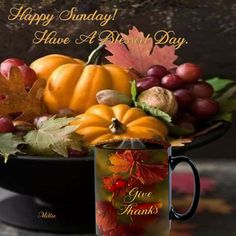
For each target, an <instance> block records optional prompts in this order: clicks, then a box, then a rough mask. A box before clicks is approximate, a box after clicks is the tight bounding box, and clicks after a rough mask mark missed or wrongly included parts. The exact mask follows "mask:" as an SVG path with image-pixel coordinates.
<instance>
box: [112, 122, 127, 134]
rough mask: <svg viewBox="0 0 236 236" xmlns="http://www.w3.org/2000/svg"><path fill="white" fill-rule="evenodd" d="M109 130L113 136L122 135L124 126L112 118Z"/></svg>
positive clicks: (124, 129)
mask: <svg viewBox="0 0 236 236" xmlns="http://www.w3.org/2000/svg"><path fill="white" fill-rule="evenodd" d="M109 129H110V131H111V132H112V133H113V134H122V133H124V132H125V131H126V126H125V125H123V124H122V123H121V122H120V121H119V120H118V119H116V118H112V120H111V125H110V126H109Z"/></svg>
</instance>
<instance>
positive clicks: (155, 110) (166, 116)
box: [135, 102, 172, 123]
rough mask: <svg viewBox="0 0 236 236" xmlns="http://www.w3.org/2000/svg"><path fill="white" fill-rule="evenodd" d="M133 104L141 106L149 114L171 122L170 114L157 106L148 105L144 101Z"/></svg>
mask: <svg viewBox="0 0 236 236" xmlns="http://www.w3.org/2000/svg"><path fill="white" fill-rule="evenodd" d="M135 106H136V107H139V108H141V109H142V110H143V111H145V112H146V113H148V114H150V115H151V116H154V117H157V118H159V119H161V120H163V121H165V122H167V123H170V122H171V120H172V119H171V116H170V115H169V114H167V113H165V112H164V111H161V110H160V109H158V108H155V107H151V106H148V105H147V104H146V103H145V102H135Z"/></svg>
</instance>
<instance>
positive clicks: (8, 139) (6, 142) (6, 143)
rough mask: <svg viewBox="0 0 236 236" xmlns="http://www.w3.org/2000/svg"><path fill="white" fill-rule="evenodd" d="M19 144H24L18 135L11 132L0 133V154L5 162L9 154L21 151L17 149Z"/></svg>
mask: <svg viewBox="0 0 236 236" xmlns="http://www.w3.org/2000/svg"><path fill="white" fill-rule="evenodd" d="M20 144H25V142H24V141H23V140H22V139H21V138H20V137H18V136H16V135H14V134H12V133H5V134H0V155H2V156H3V157H4V161H5V162H7V160H8V158H9V156H10V155H15V154H16V153H22V152H21V151H20V150H19V149H18V146H19V145H20Z"/></svg>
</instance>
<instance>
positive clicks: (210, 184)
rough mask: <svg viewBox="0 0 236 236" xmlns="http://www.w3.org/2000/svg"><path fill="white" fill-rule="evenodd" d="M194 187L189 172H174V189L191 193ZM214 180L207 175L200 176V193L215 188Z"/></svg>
mask: <svg viewBox="0 0 236 236" xmlns="http://www.w3.org/2000/svg"><path fill="white" fill-rule="evenodd" d="M193 187H194V181H193V175H192V174H191V173H174V174H173V177H172V188H173V190H174V191H176V192H179V193H185V194H192V193H193ZM215 187H216V182H215V180H213V179H210V178H207V177H201V193H202V194H204V193H207V192H212V191H214V190H215Z"/></svg>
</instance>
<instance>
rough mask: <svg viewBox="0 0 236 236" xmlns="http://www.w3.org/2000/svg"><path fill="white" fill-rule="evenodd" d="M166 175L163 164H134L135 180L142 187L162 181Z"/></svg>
mask: <svg viewBox="0 0 236 236" xmlns="http://www.w3.org/2000/svg"><path fill="white" fill-rule="evenodd" d="M167 175H168V166H167V165H165V164H143V163H139V162H138V163H137V164H136V178H137V179H138V180H139V181H140V182H141V183H142V184H144V185H151V184H154V183H157V182H161V181H163V180H164V179H165V178H166V177H167Z"/></svg>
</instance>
